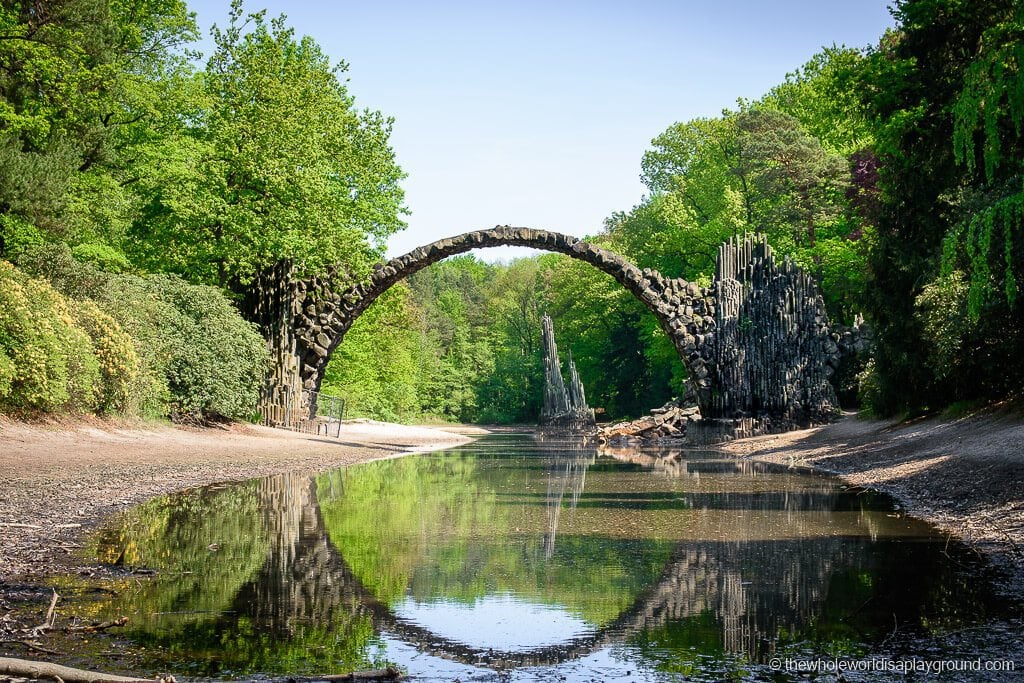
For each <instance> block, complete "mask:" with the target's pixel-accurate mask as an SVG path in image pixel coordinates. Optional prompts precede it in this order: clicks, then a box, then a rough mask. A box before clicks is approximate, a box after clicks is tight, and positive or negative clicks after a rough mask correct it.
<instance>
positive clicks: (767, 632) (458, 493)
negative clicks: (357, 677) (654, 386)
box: [83, 435, 993, 680]
mask: <svg viewBox="0 0 1024 683" xmlns="http://www.w3.org/2000/svg"><path fill="white" fill-rule="evenodd" d="M211 544H215V545H211ZM211 548H215V549H212V550H211ZM96 552H97V553H98V556H99V558H100V559H101V560H103V561H108V562H115V561H117V562H119V563H121V564H124V565H126V566H129V567H149V568H153V569H157V570H159V573H158V575H157V577H156V578H155V579H153V580H152V581H146V582H142V583H137V582H136V581H135V579H134V578H132V579H130V580H126V581H125V582H124V586H123V587H122V588H123V590H121V591H120V592H119V594H118V595H117V596H114V597H111V598H109V599H107V600H104V601H101V602H97V603H90V605H89V606H88V607H87V608H85V607H84V608H83V609H88V610H90V611H91V612H93V613H94V614H96V615H97V616H98V615H101V614H102V615H120V614H128V615H130V617H131V619H132V621H131V628H130V630H129V632H128V637H129V638H130V639H131V640H132V641H134V642H135V643H136V644H139V645H145V646H147V651H146V655H145V658H146V661H147V662H150V663H151V664H152V665H153V666H157V665H163V666H165V668H168V669H173V670H178V671H191V672H193V673H201V674H205V675H240V674H245V673H275V672H276V673H287V674H298V673H304V672H318V673H331V672H344V671H349V670H352V669H353V668H365V667H367V666H375V665H380V664H382V663H383V662H386V661H387V662H397V663H398V664H400V665H402V666H404V667H406V668H407V669H408V670H409V672H410V673H413V674H418V675H420V676H423V677H426V678H431V677H434V678H438V679H446V680H447V679H451V678H454V677H456V676H461V677H463V679H464V680H465V679H466V678H467V677H468V676H481V675H482V676H484V677H486V676H487V675H488V671H496V670H500V671H504V672H506V673H508V674H509V675H512V677H513V678H514V679H524V680H525V679H530V678H542V679H543V678H547V677H548V676H549V675H550V676H555V675H557V676H566V677H567V678H569V679H570V680H572V679H581V680H583V679H587V678H588V677H594V676H598V675H600V676H604V677H606V678H609V677H614V676H616V675H619V674H621V675H626V674H625V672H629V675H630V677H632V678H633V679H634V680H663V679H665V680H668V679H673V678H674V677H675V676H676V675H682V674H686V675H707V676H711V677H713V676H717V675H728V674H730V673H736V672H743V671H747V670H748V669H749V668H750V667H751V666H753V667H756V666H757V665H758V663H763V662H765V661H766V659H767V658H768V657H770V656H773V655H774V654H776V653H779V652H785V651H792V650H793V649H794V648H799V649H800V650H801V651H808V650H809V651H815V652H824V653H840V652H841V653H851V652H854V653H865V652H870V651H871V650H872V648H873V647H874V644H876V643H878V642H879V641H880V640H881V639H883V638H884V637H885V636H887V635H888V634H889V633H890V632H891V631H892V629H893V624H894V622H895V623H898V624H900V626H901V629H902V630H903V631H904V632H905V633H914V634H920V633H927V632H928V631H930V630H935V629H941V628H954V627H959V626H962V625H966V624H971V623H976V622H978V621H979V620H984V619H985V618H987V614H988V613H989V612H991V611H992V609H993V601H992V600H991V597H990V595H989V593H988V591H987V589H986V587H985V585H984V582H982V581H979V580H977V578H975V577H972V576H970V575H968V574H967V573H965V572H964V571H963V568H962V567H961V566H960V564H959V563H962V558H961V559H956V558H954V560H953V561H951V559H950V557H949V548H948V547H947V542H946V539H944V538H942V537H939V536H938V535H936V534H935V533H934V532H933V531H932V529H931V528H930V527H928V526H927V525H925V524H923V523H922V522H920V521H917V520H914V519H911V518H907V517H905V516H903V515H901V514H899V512H897V511H895V510H893V509H892V506H891V504H890V502H889V501H888V499H885V498H883V497H880V496H877V495H872V494H867V493H864V492H859V491H847V490H844V489H842V488H841V487H840V486H839V485H838V482H837V481H836V480H834V479H830V478H826V477H822V476H818V475H812V474H807V473H801V472H795V471H785V470H780V469H777V468H768V467H765V466H761V465H756V464H752V463H747V462H741V461H736V460H733V459H726V458H721V457H720V456H716V455H714V454H713V453H710V454H709V453H684V454H680V453H655V452H643V453H637V452H632V451H623V452H617V453H611V452H609V453H604V454H601V455H598V454H597V452H596V451H595V450H594V449H592V448H585V447H580V446H578V445H573V444H567V443H561V442H546V443H545V442H541V441H537V440H535V439H533V438H532V437H530V436H527V435H493V436H489V437H486V438H484V439H482V440H480V441H478V442H476V443H473V444H470V445H468V446H466V447H463V448H458V449H453V450H451V451H444V452H439V453H433V454H425V455H415V456H408V457H405V458H399V459H394V460H386V461H380V462H374V463H368V464H365V465H360V466H356V467H351V468H347V469H341V470H336V471H334V472H331V473H327V474H324V475H321V476H319V477H316V478H315V479H311V478H309V477H303V476H298V475H291V476H278V477H271V478H268V479H263V480H258V481H254V482H249V483H245V484H238V485H226V486H221V487H217V488H215V489H198V490H192V491H188V492H184V493H181V494H176V495H173V496H168V497H166V498H162V499H159V500H155V501H151V502H150V503H147V504H145V505H143V506H140V507H139V508H136V509H134V510H132V511H130V512H129V513H127V514H125V515H124V516H123V517H122V518H120V519H119V520H118V521H117V522H116V523H115V524H112V525H111V526H109V527H108V528H106V529H105V530H103V532H101V533H100V534H99V536H98V537H97V547H96ZM952 554H953V555H956V550H955V549H954V551H953V553H952ZM616 672H618V673H616Z"/></svg>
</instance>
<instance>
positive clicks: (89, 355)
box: [0, 261, 101, 411]
mask: <svg viewBox="0 0 1024 683" xmlns="http://www.w3.org/2000/svg"><path fill="white" fill-rule="evenodd" d="M100 393H101V376H100V362H99V360H98V358H97V357H96V355H95V353H94V347H93V344H92V340H91V339H90V337H89V335H88V333H86V331H85V330H83V329H82V328H81V327H79V325H78V324H77V323H76V321H75V318H74V316H73V315H72V312H71V309H70V307H69V306H68V303H67V301H66V300H65V299H64V297H63V296H61V295H60V293H59V292H57V291H56V290H55V289H54V288H53V287H51V286H50V285H49V284H48V283H46V282H45V281H43V280H38V279H34V278H31V277H28V276H27V275H26V274H24V273H22V272H21V271H19V270H18V269H16V268H15V267H14V266H13V265H11V264H10V263H8V262H6V261H0V405H5V406H9V407H13V408H22V409H30V410H43V411H58V410H67V411H90V410H95V409H96V408H97V406H98V404H99V398H100Z"/></svg>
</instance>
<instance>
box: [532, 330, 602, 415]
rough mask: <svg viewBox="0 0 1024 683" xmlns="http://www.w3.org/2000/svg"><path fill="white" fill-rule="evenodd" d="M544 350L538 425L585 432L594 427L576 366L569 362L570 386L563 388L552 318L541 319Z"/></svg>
mask: <svg viewBox="0 0 1024 683" xmlns="http://www.w3.org/2000/svg"><path fill="white" fill-rule="evenodd" d="M541 329H542V331H543V335H542V338H541V342H542V344H543V347H544V409H543V410H542V411H541V414H540V423H541V425H544V426H551V427H566V428H570V429H585V428H588V427H591V426H593V425H594V411H592V410H591V409H590V408H589V407H587V399H586V396H585V394H584V392H583V384H582V383H581V382H580V376H579V373H577V372H576V365H575V364H574V363H573V362H572V358H571V357H570V358H569V377H570V384H569V386H568V387H566V386H565V380H564V379H563V378H562V364H561V362H560V361H559V360H558V345H557V344H555V329H554V326H553V325H552V323H551V318H549V317H548V316H546V315H545V316H544V317H543V318H541Z"/></svg>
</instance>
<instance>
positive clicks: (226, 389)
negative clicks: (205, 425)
mask: <svg viewBox="0 0 1024 683" xmlns="http://www.w3.org/2000/svg"><path fill="white" fill-rule="evenodd" d="M145 282H146V286H147V287H148V288H150V291H151V292H152V293H153V294H154V295H156V296H157V297H158V298H159V299H160V300H161V301H163V302H165V303H168V304H170V305H171V306H172V307H173V308H174V310H175V313H176V315H174V316H173V318H171V319H169V320H164V321H161V323H162V326H161V332H162V333H163V339H164V350H165V352H166V353H167V364H166V366H165V372H166V375H167V381H168V386H169V387H170V390H171V394H172V396H173V400H174V402H175V404H176V409H177V411H179V412H180V413H184V414H188V415H200V414H201V415H204V416H210V415H220V416H225V417H239V418H247V417H249V416H250V415H252V414H253V413H254V412H255V410H256V402H257V401H258V400H259V392H260V388H261V386H262V384H263V379H264V377H265V375H266V371H267V369H268V354H267V348H266V343H265V342H264V340H263V338H262V337H261V336H260V335H259V333H258V332H257V331H256V328H255V327H254V326H253V325H252V324H250V323H248V322H246V321H245V320H243V319H242V317H241V316H240V315H239V314H238V311H237V310H236V309H235V308H234V306H233V305H232V304H231V302H230V301H229V300H228V299H227V297H225V296H224V295H223V294H222V293H221V292H220V291H219V290H217V289H214V288H213V287H206V286H200V285H190V284H188V283H187V282H185V281H183V280H181V279H179V278H177V277H173V276H168V275H152V276H149V277H148V278H146V280H145Z"/></svg>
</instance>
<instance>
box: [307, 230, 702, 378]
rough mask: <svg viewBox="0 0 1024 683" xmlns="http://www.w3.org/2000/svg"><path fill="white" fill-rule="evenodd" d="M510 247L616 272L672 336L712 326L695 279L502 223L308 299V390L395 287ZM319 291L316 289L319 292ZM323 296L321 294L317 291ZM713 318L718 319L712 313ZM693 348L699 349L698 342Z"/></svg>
mask: <svg viewBox="0 0 1024 683" xmlns="http://www.w3.org/2000/svg"><path fill="white" fill-rule="evenodd" d="M507 245H512V246H522V247H532V248H534V249H541V250H544V251H551V252H557V253H560V254H565V255H567V256H570V257H572V258H575V259H578V260H580V261H584V262H586V263H589V264H590V265H592V266H594V267H595V268H597V269H598V270H601V271H603V272H605V273H607V274H608V275H611V276H612V277H613V278H615V280H616V281H617V282H619V284H621V285H622V286H623V287H625V288H626V290H628V291H629V292H630V293H631V294H632V295H633V296H635V297H636V298H637V299H639V300H640V302H641V303H643V304H644V306H645V307H646V308H647V309H648V310H649V311H651V313H653V314H654V316H655V317H656V318H657V320H658V323H659V325H660V326H661V328H662V329H663V330H665V332H666V333H667V334H669V336H670V337H672V336H674V335H676V334H677V330H679V329H681V328H683V327H685V328H686V329H687V331H688V332H689V334H690V335H691V336H692V335H695V334H698V333H699V332H700V331H702V330H703V328H704V327H705V326H706V322H705V320H704V315H703V314H704V312H705V308H706V304H705V298H706V297H707V291H706V290H702V289H701V288H700V287H697V286H696V285H695V284H693V283H688V282H686V281H685V280H682V279H678V278H677V279H670V278H666V277H665V276H663V275H662V274H661V273H658V272H657V271H654V270H650V269H645V270H641V269H639V268H637V267H636V266H634V265H633V264H632V263H630V262H629V261H627V260H626V259H625V258H623V257H622V256H620V255H618V254H616V253H614V252H611V251H608V250H607V249H602V248H600V247H597V246H595V245H593V244H590V243H589V242H585V241H584V240H581V239H579V238H577V237H572V236H570V235H564V234H561V233H557V232H551V231H547V230H535V229H531V228H517V227H511V226H497V227H495V228H492V229H490V230H478V231H474V232H467V233H464V234H462V235H458V236H455V237H449V238H445V239H442V240H438V241H436V242H432V243H431V244H428V245H426V246H422V247H418V248H416V249H413V250H412V251H410V252H409V253H407V254H404V255H402V256H398V257H396V258H393V259H391V260H390V261H388V262H386V263H382V264H378V265H377V266H376V268H375V269H374V271H373V273H372V274H371V275H370V278H369V280H368V281H366V282H361V283H357V284H355V285H351V286H349V287H348V288H346V289H345V290H343V291H341V292H340V293H338V294H336V295H334V296H331V297H330V299H329V300H327V301H324V300H323V299H322V298H320V300H319V301H318V300H317V297H307V300H306V301H305V302H304V306H303V307H302V310H303V311H306V312H307V314H306V315H304V316H302V318H301V322H300V324H299V325H297V326H296V334H297V337H298V339H299V340H300V341H301V342H304V344H303V345H304V346H305V353H304V354H303V355H302V357H301V362H302V383H303V388H304V389H308V390H314V391H315V390H318V389H319V387H320V383H321V382H322V380H323V376H324V371H325V370H326V367H327V361H328V359H329V358H330V356H331V354H332V353H333V352H334V350H335V349H336V348H337V347H338V345H339V344H340V343H341V341H342V340H343V339H344V336H345V333H346V332H348V330H349V329H350V328H351V326H352V324H353V323H354V322H355V320H356V319H357V318H358V317H359V316H360V315H361V314H362V313H363V312H365V311H366V309H367V308H369V307H370V305H371V304H372V303H373V302H374V301H376V300H377V298H378V297H379V296H380V295H381V294H383V293H384V292H386V291H387V290H388V289H389V288H391V287H392V286H393V285H395V284H396V283H398V282H399V281H401V280H403V279H405V278H407V277H409V276H411V275H412V274H414V273H416V272H418V271H420V270H422V269H424V268H426V267H427V266H430V265H432V264H434V263H437V262H438V261H441V260H443V259H445V258H448V257H449V256H454V255H457V254H462V253H465V252H467V251H471V250H473V249H481V248H487V247H498V246H507ZM317 289H318V288H314V291H316V290H317ZM317 294H320V292H319V291H317ZM320 296H321V297H322V295H320ZM318 304H319V305H318ZM325 304H326V305H325ZM687 307H689V309H688V310H689V311H691V312H690V313H689V314H687V313H686V311H687ZM311 308H312V309H313V310H315V311H316V314H315V317H314V316H311V315H308V311H309V310H310V309H311ZM320 309H324V312H325V313H327V315H326V316H325V315H324V313H323V312H320ZM707 313H710V310H708V311H707ZM707 320H708V321H711V320H712V318H711V316H710V315H708V317H707ZM693 350H696V345H694V346H693ZM682 360H683V362H684V363H686V365H687V369H688V370H689V371H690V374H691V376H693V375H694V374H695V373H698V374H699V373H700V368H701V367H702V366H703V363H704V359H703V358H702V357H701V356H700V354H697V353H694V354H692V355H688V356H684V357H683V358H682Z"/></svg>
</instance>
